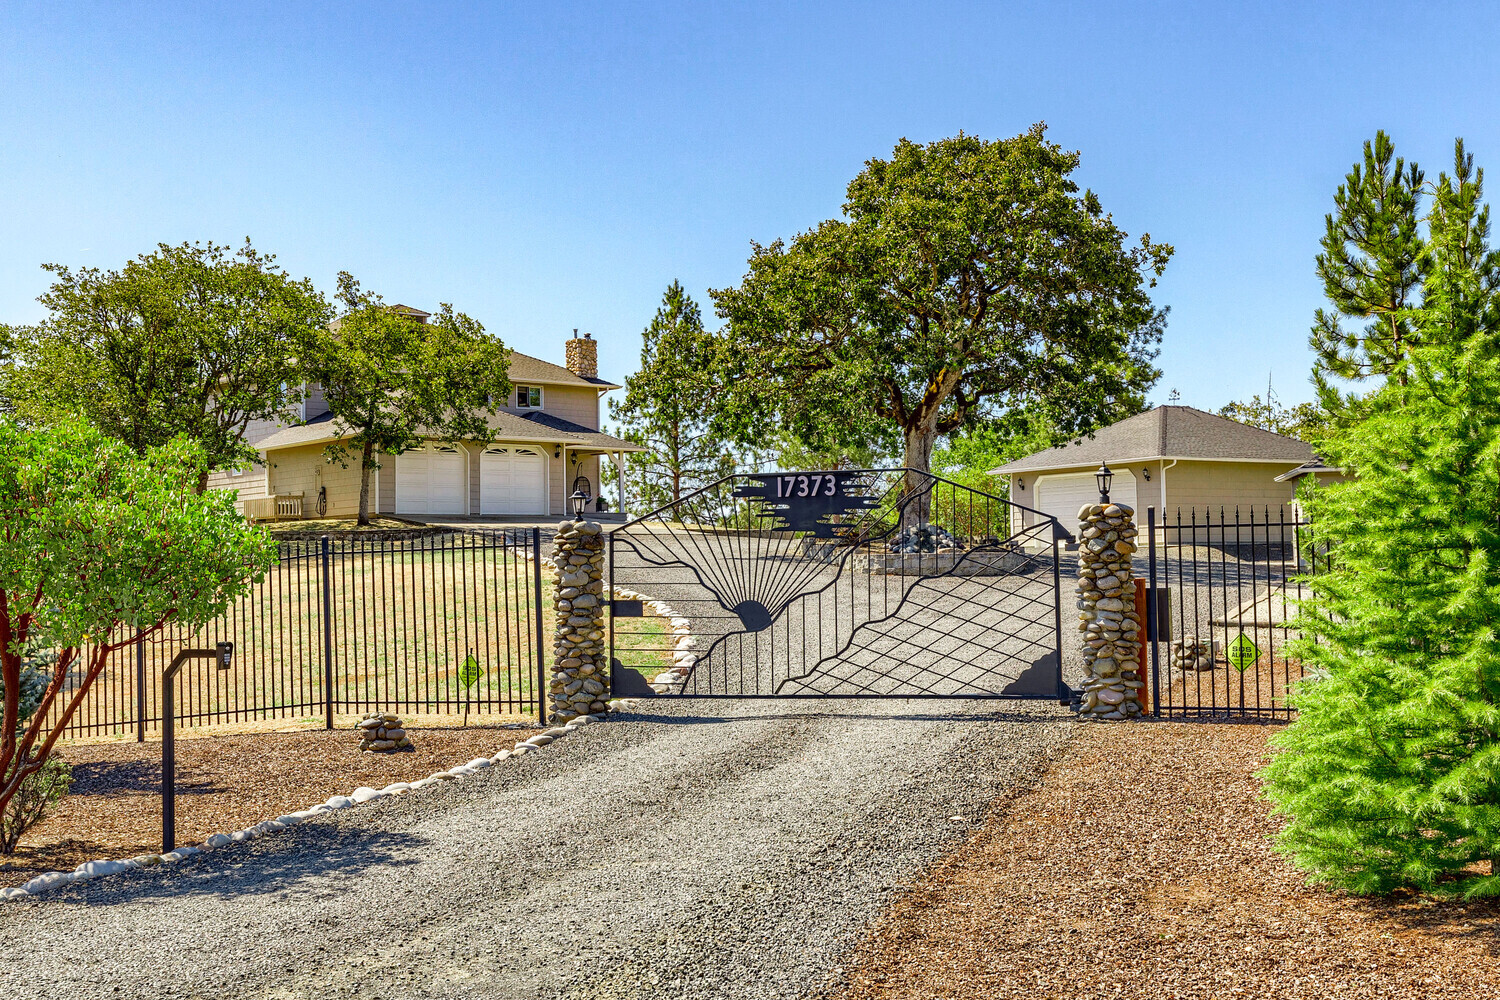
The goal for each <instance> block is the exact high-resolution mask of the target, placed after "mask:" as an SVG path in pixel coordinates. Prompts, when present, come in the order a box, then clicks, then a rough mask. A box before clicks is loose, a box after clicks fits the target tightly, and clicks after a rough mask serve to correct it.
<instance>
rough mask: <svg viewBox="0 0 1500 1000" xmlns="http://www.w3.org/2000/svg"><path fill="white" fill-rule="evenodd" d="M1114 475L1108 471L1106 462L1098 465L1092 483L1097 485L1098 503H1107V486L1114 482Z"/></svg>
mask: <svg viewBox="0 0 1500 1000" xmlns="http://www.w3.org/2000/svg"><path fill="white" fill-rule="evenodd" d="M1114 479H1115V474H1114V473H1113V472H1110V471H1109V463H1108V462H1100V463H1099V471H1098V472H1096V473H1094V482H1096V483H1098V484H1099V502H1100V503H1109V484H1110V483H1112V482H1114Z"/></svg>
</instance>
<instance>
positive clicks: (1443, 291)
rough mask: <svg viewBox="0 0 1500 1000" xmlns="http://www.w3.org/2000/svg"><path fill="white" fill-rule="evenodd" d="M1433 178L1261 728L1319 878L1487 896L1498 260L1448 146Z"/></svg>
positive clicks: (1282, 801)
mask: <svg viewBox="0 0 1500 1000" xmlns="http://www.w3.org/2000/svg"><path fill="white" fill-rule="evenodd" d="M1455 160H1456V164H1455V171H1454V176H1453V177H1451V178H1450V177H1447V176H1444V177H1441V178H1440V179H1439V181H1438V183H1437V185H1436V186H1435V188H1434V194H1433V197H1434V201H1435V207H1434V211H1433V213H1432V215H1431V218H1430V223H1429V225H1430V232H1429V234H1428V238H1427V239H1426V240H1425V242H1424V247H1423V250H1422V257H1421V261H1420V265H1421V268H1422V271H1423V274H1424V281H1423V287H1422V289H1421V292H1422V304H1421V307H1420V308H1418V309H1408V310H1403V311H1402V313H1401V315H1400V316H1399V317H1398V319H1399V320H1400V322H1402V323H1404V324H1406V328H1407V329H1409V330H1410V331H1411V333H1412V334H1413V336H1412V338H1411V340H1412V342H1413V343H1414V344H1415V346H1412V347H1409V348H1408V349H1407V350H1406V351H1405V354H1404V357H1403V358H1402V359H1398V360H1395V361H1393V363H1392V369H1391V371H1390V372H1389V373H1388V374H1390V375H1392V376H1395V377H1392V378H1389V379H1388V380H1387V382H1386V384H1385V385H1384V386H1383V387H1382V388H1380V389H1378V390H1377V391H1375V392H1374V393H1372V394H1371V395H1370V397H1368V400H1367V401H1368V402H1369V403H1371V404H1372V405H1370V406H1368V407H1366V408H1365V415H1364V416H1363V418H1362V419H1361V420H1359V421H1358V422H1355V423H1352V424H1350V425H1348V426H1346V427H1343V428H1339V429H1336V430H1335V431H1333V432H1332V433H1331V435H1330V437H1329V438H1328V439H1327V442H1326V443H1327V445H1328V447H1329V455H1328V457H1329V458H1330V459H1331V460H1332V461H1333V462H1334V463H1335V464H1337V465H1340V466H1342V467H1344V468H1346V469H1348V470H1350V471H1351V472H1352V473H1353V477H1352V478H1351V479H1349V480H1347V481H1345V482H1343V483H1341V484H1338V485H1336V486H1331V487H1325V488H1323V489H1320V490H1314V491H1312V492H1311V493H1309V494H1308V495H1307V496H1306V498H1305V503H1306V506H1307V510H1308V512H1309V514H1310V515H1311V517H1312V519H1313V523H1314V525H1315V529H1314V530H1315V538H1314V544H1315V545H1330V546H1332V548H1333V553H1334V558H1333V568H1332V569H1331V571H1330V572H1328V573H1326V574H1324V575H1320V576H1317V577H1314V578H1313V580H1312V588H1313V592H1314V595H1315V596H1314V598H1313V599H1312V601H1311V602H1309V604H1308V605H1307V606H1306V607H1304V609H1303V614H1302V616H1301V618H1300V619H1299V628H1301V629H1302V631H1303V635H1302V638H1301V639H1300V640H1299V641H1298V642H1297V643H1296V644H1295V646H1294V647H1293V650H1292V655H1295V656H1298V657H1300V658H1301V659H1302V661H1303V663H1304V664H1305V665H1306V667H1307V668H1309V671H1310V678H1311V679H1310V680H1309V681H1307V682H1304V683H1303V684H1302V685H1301V687H1300V688H1299V690H1298V692H1297V694H1296V696H1295V704H1296V706H1297V709H1298V713H1299V714H1298V718H1297V720H1296V721H1295V722H1294V723H1293V724H1292V725H1291V726H1290V727H1288V728H1287V729H1286V730H1285V731H1283V732H1282V733H1281V734H1280V735H1278V736H1277V737H1276V738H1275V739H1273V741H1272V742H1273V744H1275V745H1276V746H1277V747H1278V748H1279V749H1280V750H1281V753H1279V754H1278V755H1277V756H1276V757H1275V758H1274V760H1273V761H1272V763H1271V764H1270V765H1269V767H1268V768H1267V769H1266V772H1265V778H1266V791H1267V795H1268V797H1269V798H1270V799H1271V801H1272V802H1274V803H1275V805H1276V808H1277V811H1278V812H1279V813H1280V814H1282V815H1283V816H1285V817H1286V819H1287V826H1286V828H1285V830H1284V831H1283V833H1282V834H1281V835H1280V847H1281V849H1282V850H1284V851H1285V852H1286V853H1287V854H1289V855H1290V856H1291V857H1292V858H1293V859H1294V860H1295V862H1296V863H1297V864H1298V865H1299V866H1301V867H1303V868H1304V869H1306V870H1308V871H1309V872H1310V873H1311V875H1312V878H1313V880H1314V881H1319V882H1324V883H1328V884H1331V885H1335V886H1338V887H1340V888H1344V889H1347V890H1350V891H1354V892H1360V893H1374V892H1388V891H1390V890H1393V889H1396V888H1399V887H1413V888H1416V889H1419V890H1423V891H1427V892H1433V893H1442V894H1459V895H1464V896H1466V897H1469V898H1476V897H1480V896H1495V895H1500V704H1497V702H1500V631H1497V628H1500V301H1497V295H1496V288H1497V274H1500V261H1497V255H1496V254H1495V252H1493V251H1491V250H1490V249H1489V247H1488V228H1489V219H1488V211H1487V210H1486V209H1483V208H1481V207H1480V204H1479V192H1480V190H1481V184H1482V173H1479V172H1476V171H1474V170H1473V163H1472V159H1471V158H1469V157H1467V156H1466V155H1465V154H1464V151H1463V147H1462V144H1459V146H1458V148H1457V152H1456V156H1455Z"/></svg>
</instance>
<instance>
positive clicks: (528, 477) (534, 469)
mask: <svg viewBox="0 0 1500 1000" xmlns="http://www.w3.org/2000/svg"><path fill="white" fill-rule="evenodd" d="M546 509H547V456H546V454H545V453H543V452H542V450H541V449H540V448H534V447H527V446H525V445H495V446H494V447H490V448H486V449H485V450H484V452H483V453H482V454H481V455H480V456H479V512H480V513H481V514H535V513H537V512H538V511H545V510H546Z"/></svg>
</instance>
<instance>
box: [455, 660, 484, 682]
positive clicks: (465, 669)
mask: <svg viewBox="0 0 1500 1000" xmlns="http://www.w3.org/2000/svg"><path fill="white" fill-rule="evenodd" d="M483 676H484V668H483V667H481V666H480V665H479V661H478V660H476V659H474V654H473V653H470V654H469V656H468V659H466V660H464V665H463V666H461V667H459V668H458V682H459V683H460V684H462V685H463V686H464V687H465V688H471V687H473V686H474V684H475V682H476V681H478V680H479V678H481V677H483Z"/></svg>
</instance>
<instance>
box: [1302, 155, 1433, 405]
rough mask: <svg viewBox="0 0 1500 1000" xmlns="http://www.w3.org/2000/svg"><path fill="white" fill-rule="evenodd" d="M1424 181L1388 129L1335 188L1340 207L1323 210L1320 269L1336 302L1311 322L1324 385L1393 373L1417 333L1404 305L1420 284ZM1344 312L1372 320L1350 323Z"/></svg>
mask: <svg viewBox="0 0 1500 1000" xmlns="http://www.w3.org/2000/svg"><path fill="white" fill-rule="evenodd" d="M1422 185H1423V174H1422V169H1421V168H1420V167H1418V166H1417V165H1416V164H1415V163H1412V164H1410V165H1407V163H1406V162H1405V161H1404V160H1402V159H1401V158H1400V157H1397V156H1396V148H1395V145H1394V144H1393V143H1392V142H1391V138H1390V136H1388V135H1386V134H1385V132H1383V131H1382V132H1376V133H1375V140H1374V142H1373V143H1372V142H1366V143H1365V155H1364V164H1363V166H1361V165H1360V164H1358V163H1356V164H1355V165H1354V167H1353V169H1352V170H1350V171H1349V174H1348V176H1347V177H1346V178H1345V180H1344V183H1343V184H1341V185H1339V189H1338V192H1337V193H1336V194H1335V195H1334V196H1333V204H1334V207H1335V209H1336V210H1337V211H1336V213H1334V214H1330V215H1328V216H1325V218H1324V222H1325V226H1326V231H1325V232H1324V234H1323V240H1322V246H1323V252H1322V253H1320V254H1318V277H1319V278H1321V279H1322V281H1323V292H1324V294H1325V295H1327V296H1328V301H1329V302H1330V303H1331V304H1332V306H1333V308H1332V310H1327V309H1319V310H1318V311H1317V314H1316V317H1315V322H1314V324H1313V330H1312V346H1313V350H1314V351H1316V352H1317V356H1318V360H1317V368H1316V370H1315V377H1316V378H1318V379H1319V380H1320V381H1319V385H1320V387H1325V386H1327V385H1328V382H1327V376H1329V375H1332V376H1335V377H1337V378H1341V379H1353V380H1360V379H1367V378H1370V377H1372V376H1380V375H1387V374H1389V373H1390V372H1391V371H1393V370H1394V369H1395V368H1396V367H1398V366H1399V365H1400V364H1401V362H1402V360H1403V359H1404V357H1405V353H1406V350H1407V348H1408V346H1409V343H1410V340H1411V331H1410V328H1409V326H1410V324H1409V321H1408V319H1407V316H1406V312H1407V310H1408V309H1409V308H1410V307H1411V305H1412V304H1413V302H1414V301H1415V300H1416V299H1417V298H1418V297H1419V296H1418V293H1419V289H1420V286H1421V274H1420V271H1419V269H1418V260H1419V259H1420V257H1421V255H1422V236H1421V216H1420V211H1421V201H1422ZM1345 318H1349V319H1359V320H1365V321H1366V323H1365V326H1364V328H1363V329H1362V330H1359V331H1353V330H1346V329H1345V328H1344V325H1343V323H1342V322H1341V320H1342V319H1345Z"/></svg>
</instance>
